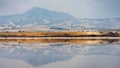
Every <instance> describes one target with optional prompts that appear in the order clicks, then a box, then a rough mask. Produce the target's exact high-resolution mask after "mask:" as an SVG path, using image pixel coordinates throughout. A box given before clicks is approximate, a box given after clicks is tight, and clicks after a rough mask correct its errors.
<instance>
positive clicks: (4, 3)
mask: <svg viewBox="0 0 120 68" xmlns="http://www.w3.org/2000/svg"><path fill="white" fill-rule="evenodd" d="M119 6H120V1H119V0H65V1H64V0H51V1H48V0H34V1H32V0H12V1H11V0H0V10H1V11H0V16H3V15H11V14H20V13H24V12H25V11H27V10H29V9H30V8H33V7H40V8H45V9H49V10H53V11H58V12H66V13H68V14H71V15H72V16H75V17H77V18H113V17H117V18H118V17H120V14H119V12H120V8H119Z"/></svg>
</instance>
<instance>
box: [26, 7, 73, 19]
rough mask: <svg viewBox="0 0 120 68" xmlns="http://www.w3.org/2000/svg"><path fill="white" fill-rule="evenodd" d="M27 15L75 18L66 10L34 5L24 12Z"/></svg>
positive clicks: (33, 16)
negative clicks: (57, 10) (53, 9)
mask: <svg viewBox="0 0 120 68" xmlns="http://www.w3.org/2000/svg"><path fill="white" fill-rule="evenodd" d="M24 15H25V16H27V17H32V18H48V17H49V18H62V19H72V18H75V17H73V16H72V15H70V14H67V13H64V12H56V11H52V10H48V9H44V8H39V7H33V8H31V9H30V10H28V11H27V12H25V13H24Z"/></svg>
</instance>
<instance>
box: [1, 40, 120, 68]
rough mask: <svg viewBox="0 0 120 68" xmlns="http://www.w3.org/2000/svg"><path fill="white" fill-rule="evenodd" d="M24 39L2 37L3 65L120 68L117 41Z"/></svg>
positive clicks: (9, 67) (16, 67) (5, 67)
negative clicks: (11, 39) (12, 39)
mask: <svg viewBox="0 0 120 68" xmlns="http://www.w3.org/2000/svg"><path fill="white" fill-rule="evenodd" d="M23 41H24V42H23ZM23 41H22V42H21V40H19V41H18V40H14V41H12V42H11V41H10V40H6V41H5V40H4V41H3V40H0V68H120V43H119V41H118V40H117V41H116V40H109V41H105V40H103V41H102V40H84V41H83V40H76V41H77V42H76V41H75V40H62V41H60V40H59V41H58V40H56V41H55V40H54V41H52V42H50V41H51V40H44V42H43V41H42V42H43V43H42V42H40V40H38V42H37V40H30V41H31V42H28V41H26V40H23ZM25 41H26V42H25ZM32 41H34V42H32ZM35 41H36V42H35ZM45 41H46V42H45ZM57 41H58V42H57ZM63 41H64V42H63ZM68 41H69V42H68ZM66 42H67V43H66ZM117 42H118V43H117Z"/></svg>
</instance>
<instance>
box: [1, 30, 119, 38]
mask: <svg viewBox="0 0 120 68" xmlns="http://www.w3.org/2000/svg"><path fill="white" fill-rule="evenodd" d="M0 37H120V32H115V31H110V32H98V31H91V32H90V31H78V32H72V31H68V32H67V31H65V32H64V31H63V32H62V31H56V32H50V31H47V32H44V31H42V32H24V31H21V32H0Z"/></svg>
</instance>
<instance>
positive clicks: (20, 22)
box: [0, 7, 120, 30]
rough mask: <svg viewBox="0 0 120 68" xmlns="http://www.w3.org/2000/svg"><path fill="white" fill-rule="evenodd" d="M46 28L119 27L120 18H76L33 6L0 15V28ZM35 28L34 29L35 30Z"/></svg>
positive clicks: (92, 28) (95, 28)
mask: <svg viewBox="0 0 120 68" xmlns="http://www.w3.org/2000/svg"><path fill="white" fill-rule="evenodd" d="M35 26H36V29H37V30H41V29H38V28H37V27H41V28H43V29H44V28H47V29H48V30H102V29H120V18H107V19H76V18H75V17H73V16H72V15H70V14H67V13H64V12H56V11H52V10H48V9H44V8H39V7H34V8H32V9H30V10H28V11H26V12H25V13H23V14H14V15H7V16H1V17H0V30H14V29H16V30H25V29H24V28H28V27H30V28H31V27H35ZM36 29H35V30H36Z"/></svg>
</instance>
